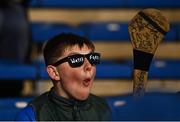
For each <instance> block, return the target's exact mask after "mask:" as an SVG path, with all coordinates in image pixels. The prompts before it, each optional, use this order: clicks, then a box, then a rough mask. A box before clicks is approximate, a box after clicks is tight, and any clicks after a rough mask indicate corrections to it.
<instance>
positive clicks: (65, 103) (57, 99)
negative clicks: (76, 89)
mask: <svg viewBox="0 0 180 122" xmlns="http://www.w3.org/2000/svg"><path fill="white" fill-rule="evenodd" d="M49 98H50V100H51V101H52V102H53V103H55V104H57V105H58V106H61V107H62V108H65V109H66V110H72V109H73V108H76V109H79V110H81V109H83V110H86V109H89V108H90V106H91V102H90V99H89V98H90V97H88V98H87V99H86V100H83V101H80V100H76V99H73V98H71V99H67V98H64V97H62V96H57V95H56V93H55V91H54V88H53V87H52V88H51V90H50V92H49Z"/></svg>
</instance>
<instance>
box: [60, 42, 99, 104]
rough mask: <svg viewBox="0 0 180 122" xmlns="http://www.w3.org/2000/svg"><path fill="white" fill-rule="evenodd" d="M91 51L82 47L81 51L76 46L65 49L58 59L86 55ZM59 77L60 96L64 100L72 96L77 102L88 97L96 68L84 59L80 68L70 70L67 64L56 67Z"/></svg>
mask: <svg viewBox="0 0 180 122" xmlns="http://www.w3.org/2000/svg"><path fill="white" fill-rule="evenodd" d="M91 51H92V50H91V49H89V48H88V47H87V46H86V45H84V46H83V47H82V48H81V49H80V48H79V47H78V46H73V47H71V48H67V49H66V50H65V52H64V54H63V55H62V56H61V57H60V58H64V57H67V56H69V55H73V54H88V53H90V52H91ZM57 72H58V74H59V77H60V80H59V81H60V82H61V83H60V84H59V85H60V87H61V89H60V91H59V92H60V93H59V94H60V95H61V96H63V97H66V98H69V97H70V96H72V97H73V98H75V99H78V100H85V99H87V97H88V96H89V93H90V90H91V87H92V85H93V80H94V77H95V74H96V67H95V66H92V65H91V64H90V63H89V61H88V60H87V59H86V58H85V61H84V63H83V65H82V66H80V67H76V68H72V67H71V66H70V65H69V64H68V62H64V63H62V64H60V65H58V66H57Z"/></svg>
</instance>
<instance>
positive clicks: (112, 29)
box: [79, 22, 130, 41]
mask: <svg viewBox="0 0 180 122" xmlns="http://www.w3.org/2000/svg"><path fill="white" fill-rule="evenodd" d="M79 27H80V28H81V30H83V31H84V33H85V34H86V36H87V37H88V38H89V39H91V40H93V41H98V40H100V41H102V40H103V41H129V40H130V38H129V33H128V24H127V23H120V22H96V23H82V24H80V25H79Z"/></svg>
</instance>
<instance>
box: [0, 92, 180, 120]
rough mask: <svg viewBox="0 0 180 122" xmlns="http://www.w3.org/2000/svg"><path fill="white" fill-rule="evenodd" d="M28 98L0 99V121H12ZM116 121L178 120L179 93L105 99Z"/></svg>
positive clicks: (28, 100)
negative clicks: (137, 98)
mask: <svg viewBox="0 0 180 122" xmlns="http://www.w3.org/2000/svg"><path fill="white" fill-rule="evenodd" d="M33 99H34V97H30V98H0V121H13V120H14V119H15V117H16V115H17V113H18V112H19V111H20V110H21V109H22V108H23V107H25V106H26V105H27V104H28V102H30V101H31V100H33ZM105 99H106V101H107V102H108V104H109V106H110V108H111V110H112V120H116V121H120V120H121V121H132V120H133V121H135V120H136V121H154V120H156V121H164V120H166V121H167V120H169V121H173V120H174V121H175V120H176V121H177V120H180V116H179V115H180V104H179V102H180V96H179V93H150V92H149V93H146V95H145V96H144V97H142V98H141V100H134V99H133V97H132V95H131V94H126V95H122V96H111V97H105Z"/></svg>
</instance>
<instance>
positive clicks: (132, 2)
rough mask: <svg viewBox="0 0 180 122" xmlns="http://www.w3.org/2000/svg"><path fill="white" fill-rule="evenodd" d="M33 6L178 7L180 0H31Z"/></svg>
mask: <svg viewBox="0 0 180 122" xmlns="http://www.w3.org/2000/svg"><path fill="white" fill-rule="evenodd" d="M29 5H30V6H32V7H58V8H60V7H61V8H137V7H138V8H145V7H158V8H167V7H168V8H178V7H180V2H179V0H173V2H172V1H170V0H163V2H162V1H161V0H150V1H144V0H111V1H109V0H98V1H97V0H86V1H84V0H76V2H74V1H73V0H31V1H30V4H29Z"/></svg>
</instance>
